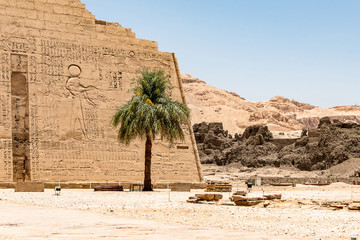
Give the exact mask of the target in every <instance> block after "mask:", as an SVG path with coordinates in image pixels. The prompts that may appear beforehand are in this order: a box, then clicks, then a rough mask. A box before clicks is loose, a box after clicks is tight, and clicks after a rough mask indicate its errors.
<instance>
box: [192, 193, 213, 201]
mask: <svg viewBox="0 0 360 240" xmlns="http://www.w3.org/2000/svg"><path fill="white" fill-rule="evenodd" d="M195 197H197V198H198V199H200V200H206V201H211V200H214V197H215V196H214V194H210V193H205V194H195Z"/></svg>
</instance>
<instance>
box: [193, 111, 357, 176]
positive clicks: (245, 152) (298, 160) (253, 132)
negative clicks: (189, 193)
mask: <svg viewBox="0 0 360 240" xmlns="http://www.w3.org/2000/svg"><path fill="white" fill-rule="evenodd" d="M193 128H194V134H195V138H196V141H197V146H198V150H199V155H200V159H201V162H202V163H203V164H206V163H216V164H217V165H226V164H229V163H233V162H238V163H241V165H243V166H246V167H262V166H276V167H279V166H281V165H288V166H294V167H296V168H298V169H300V170H323V169H327V168H330V167H331V166H334V165H337V164H339V163H341V162H343V161H345V160H347V159H349V158H359V157H360V150H359V149H360V125H358V124H356V123H346V122H340V121H337V120H331V118H328V117H325V118H322V119H320V120H319V125H318V128H316V129H306V130H304V131H303V132H302V134H301V138H299V139H297V140H293V139H291V140H288V141H287V140H286V139H281V140H280V142H277V141H278V140H277V139H273V137H272V134H271V132H270V131H269V129H268V128H267V126H264V125H253V126H250V127H248V128H246V129H245V131H244V133H243V134H235V135H234V136H232V135H231V134H229V133H228V131H226V130H224V129H223V125H222V123H210V124H206V123H204V122H203V123H200V124H195V125H194V127H193Z"/></svg>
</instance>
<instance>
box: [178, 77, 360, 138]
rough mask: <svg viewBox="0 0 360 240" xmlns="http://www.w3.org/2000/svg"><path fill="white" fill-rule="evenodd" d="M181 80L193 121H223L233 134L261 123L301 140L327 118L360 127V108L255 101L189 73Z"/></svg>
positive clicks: (280, 100)
mask: <svg viewBox="0 0 360 240" xmlns="http://www.w3.org/2000/svg"><path fill="white" fill-rule="evenodd" d="M181 78H182V82H183V88H184V92H185V95H186V99H187V102H188V105H189V107H190V109H191V110H192V122H193V123H200V122H203V121H205V122H208V123H210V122H222V123H223V126H224V129H225V130H228V131H229V132H230V133H242V132H243V131H244V130H245V128H246V127H248V126H250V125H256V124H261V125H266V126H268V128H269V130H270V131H272V132H273V134H274V136H275V137H276V138H279V137H284V138H288V137H299V136H300V133H301V130H302V129H304V128H316V127H317V126H318V124H319V119H320V118H322V117H325V116H329V117H330V118H331V119H333V120H334V119H337V120H340V121H342V122H355V123H358V124H360V106H339V107H332V108H321V107H316V106H312V105H309V104H305V103H300V102H297V101H294V100H289V99H287V98H284V97H281V96H276V97H273V98H272V99H270V100H268V101H264V102H251V101H247V100H246V99H245V98H243V97H241V96H239V95H238V94H236V93H234V92H228V91H226V90H222V89H218V88H216V87H213V86H211V85H208V84H206V82H204V81H202V80H200V79H197V78H194V77H192V76H190V75H188V74H182V75H181ZM290 131H292V133H290ZM294 131H297V132H295V133H294ZM294 134H295V135H294Z"/></svg>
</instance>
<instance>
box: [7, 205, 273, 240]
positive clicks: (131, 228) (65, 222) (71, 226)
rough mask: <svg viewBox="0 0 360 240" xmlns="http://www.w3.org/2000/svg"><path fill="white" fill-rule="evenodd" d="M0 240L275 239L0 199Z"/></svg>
mask: <svg viewBox="0 0 360 240" xmlns="http://www.w3.org/2000/svg"><path fill="white" fill-rule="evenodd" d="M0 215H1V219H0V239H139V240H140V239H154V240H155V239H156V240H158V239H179V240H183V239H210V240H215V239H216V240H220V239H224V238H226V239H244V240H257V239H264V240H265V239H269V240H270V239H277V238H276V237H266V236H264V235H261V234H254V233H241V232H235V231H224V230H221V229H220V230H219V229H208V228H192V227H187V226H181V225H169V224H162V223H157V222H155V221H149V220H137V219H129V218H120V217H118V216H116V215H108V214H105V215H104V214H100V213H94V212H89V211H87V212H83V211H78V210H70V209H61V208H50V207H39V206H34V205H20V204H13V203H9V202H7V201H1V202H0Z"/></svg>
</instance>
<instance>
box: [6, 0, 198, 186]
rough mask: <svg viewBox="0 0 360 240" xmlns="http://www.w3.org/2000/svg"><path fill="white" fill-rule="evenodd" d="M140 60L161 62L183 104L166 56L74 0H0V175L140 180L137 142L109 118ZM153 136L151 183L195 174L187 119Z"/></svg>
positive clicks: (173, 65)
mask: <svg viewBox="0 0 360 240" xmlns="http://www.w3.org/2000/svg"><path fill="white" fill-rule="evenodd" d="M144 67H148V68H161V69H164V70H165V71H166V72H167V73H168V74H169V75H170V77H171V84H172V85H173V86H174V88H173V90H172V92H171V96H172V98H174V99H176V100H178V101H183V102H185V99H184V96H183V94H182V89H181V82H180V81H179V70H178V66H177V62H176V58H175V55H174V54H171V53H165V52H159V51H158V50H157V43H156V42H153V41H148V40H142V39H137V38H135V34H134V33H133V32H131V30H130V29H128V28H123V27H122V26H121V25H119V24H117V23H108V22H105V21H100V20H96V19H95V17H94V16H93V15H92V14H91V13H90V12H89V11H87V10H86V9H85V5H84V4H82V3H81V2H80V0H11V1H9V0H0V181H28V180H31V181H47V182H51V181H62V182H64V181H65V182H89V181H102V182H103V181H116V182H124V181H127V182H141V181H142V180H143V169H144V163H143V161H144V151H145V150H144V142H142V141H140V140H138V141H136V142H133V143H132V144H131V145H130V146H125V145H122V144H119V143H118V142H117V141H116V129H114V128H112V127H111V125H110V121H111V117H112V115H113V114H114V112H115V111H116V109H117V108H118V107H119V106H120V105H121V104H123V103H125V102H126V101H127V100H128V99H129V98H130V96H131V93H128V89H130V88H131V87H132V85H131V81H130V80H131V79H132V78H134V77H135V76H137V75H138V74H139V70H141V69H142V68H144ZM183 129H184V131H185V133H186V138H185V141H184V142H178V143H176V144H174V145H173V146H169V144H168V143H166V142H163V141H160V139H158V140H156V141H155V143H154V144H153V146H154V147H153V149H154V151H153V167H152V177H153V181H154V182H199V181H202V177H201V169H200V162H199V159H198V155H197V149H196V144H195V140H194V137H193V133H192V129H191V125H190V123H189V124H188V125H186V126H184V128H183Z"/></svg>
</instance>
